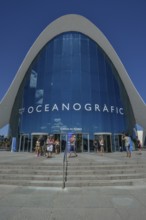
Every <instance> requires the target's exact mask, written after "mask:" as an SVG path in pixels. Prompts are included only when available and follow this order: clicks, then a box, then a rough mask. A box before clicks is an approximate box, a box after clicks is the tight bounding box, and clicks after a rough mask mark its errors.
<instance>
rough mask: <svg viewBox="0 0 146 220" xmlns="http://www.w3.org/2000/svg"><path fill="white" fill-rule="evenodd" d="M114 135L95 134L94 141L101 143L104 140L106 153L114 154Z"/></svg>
mask: <svg viewBox="0 0 146 220" xmlns="http://www.w3.org/2000/svg"><path fill="white" fill-rule="evenodd" d="M111 137H112V134H111V133H94V140H96V141H98V143H99V142H100V140H101V139H103V142H104V152H107V153H109V152H112V138H111Z"/></svg>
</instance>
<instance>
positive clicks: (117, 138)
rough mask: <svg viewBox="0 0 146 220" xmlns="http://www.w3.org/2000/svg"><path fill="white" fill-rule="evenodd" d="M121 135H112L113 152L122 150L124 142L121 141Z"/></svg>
mask: <svg viewBox="0 0 146 220" xmlns="http://www.w3.org/2000/svg"><path fill="white" fill-rule="evenodd" d="M122 136H123V134H114V148H115V151H123V150H124V141H123V140H122Z"/></svg>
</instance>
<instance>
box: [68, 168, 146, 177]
mask: <svg viewBox="0 0 146 220" xmlns="http://www.w3.org/2000/svg"><path fill="white" fill-rule="evenodd" d="M140 172H143V173H146V169H145V168H128V169H127V168H126V169H123V168H122V169H104V170H102V169H100V168H97V169H96V170H88V169H83V170H81V169H80V170H78V169H76V170H73V169H69V168H68V169H67V173H68V175H82V174H84V175H90V174H92V175H96V174H105V175H106V174H118V173H119V174H124V173H125V174H128V173H140Z"/></svg>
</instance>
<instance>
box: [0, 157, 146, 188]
mask: <svg viewBox="0 0 146 220" xmlns="http://www.w3.org/2000/svg"><path fill="white" fill-rule="evenodd" d="M8 154H10V155H9V157H7V158H6V159H7V161H6V160H5V158H3V157H1V160H0V185H16V186H31V187H59V188H62V186H63V154H62V155H59V156H58V155H57V156H54V158H51V159H47V158H43V157H41V158H35V157H34V155H33V156H31V154H28V155H27V158H26V157H25V155H24V156H23V154H22V155H21V157H20V156H19V155H18V156H17V154H14V155H13V156H11V155H12V154H11V153H8ZM119 155H120V154H119ZM119 155H116V154H107V155H105V156H103V157H101V156H97V155H95V154H80V155H78V157H74V158H68V162H67V178H66V183H65V187H66V188H69V187H103V186H132V185H136V184H139V183H140V182H142V181H144V182H145V185H146V159H144V160H141V158H140V157H141V156H138V159H137V158H132V159H129V158H125V157H123V158H121V155H120V156H119ZM12 157H14V158H12Z"/></svg>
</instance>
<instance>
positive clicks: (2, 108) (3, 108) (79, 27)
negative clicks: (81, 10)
mask: <svg viewBox="0 0 146 220" xmlns="http://www.w3.org/2000/svg"><path fill="white" fill-rule="evenodd" d="M68 31H76V32H80V33H83V34H85V35H87V36H88V37H90V38H91V39H92V40H94V41H95V42H96V43H97V44H98V45H99V46H100V47H101V48H102V49H103V50H104V52H105V53H106V54H107V55H108V57H109V58H110V60H111V61H112V63H113V64H114V66H115V68H116V69H117V71H118V73H119V76H120V78H121V80H122V82H123V84H124V86H125V89H126V92H127V94H128V96H129V99H130V102H131V106H132V109H133V112H134V117H135V120H136V123H137V124H139V125H141V126H142V127H143V129H144V138H145V135H146V105H145V103H144V101H143V100H142V98H141V97H140V95H139V93H138V92H137V90H136V88H135V86H134V85H133V83H132V81H131V79H130V77H129V76H128V74H127V72H126V70H125V68H124V66H123V64H122V62H121V60H120V58H119V57H118V55H117V54H116V52H115V50H114V49H113V47H112V45H111V44H110V43H109V41H108V40H107V38H106V37H105V36H104V35H103V33H102V32H101V31H100V30H99V29H98V28H97V27H96V26H95V25H94V24H93V23H91V22H90V21H89V20H88V19H86V18H84V17H82V16H80V15H74V14H70V15H65V16H62V17H60V18H58V19H57V20H55V21H54V22H52V23H51V24H50V25H48V26H47V28H46V29H45V30H44V31H43V32H42V33H41V34H40V36H39V37H38V38H37V39H36V41H35V42H34V44H33V45H32V47H31V48H30V50H29V51H28V53H27V54H26V57H25V58H24V61H23V62H22V64H21V66H20V68H19V70H18V72H17V73H16V76H15V78H14V80H13V82H12V84H11V86H10V88H9V89H8V91H7V93H6V95H5V96H4V98H3V99H2V101H1V103H0V127H1V128H2V127H3V126H5V125H6V124H8V123H9V120H10V116H11V111H12V107H13V105H14V101H15V98H16V95H17V92H18V89H19V87H20V84H21V82H22V80H23V78H24V76H25V74H26V72H27V69H28V67H29V66H30V64H31V63H32V61H33V60H34V58H35V57H36V55H37V54H38V53H39V51H40V50H41V49H42V48H43V46H44V45H45V44H46V43H47V42H48V41H50V40H51V39H53V38H54V37H55V36H57V35H59V34H60V33H63V32H68Z"/></svg>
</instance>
